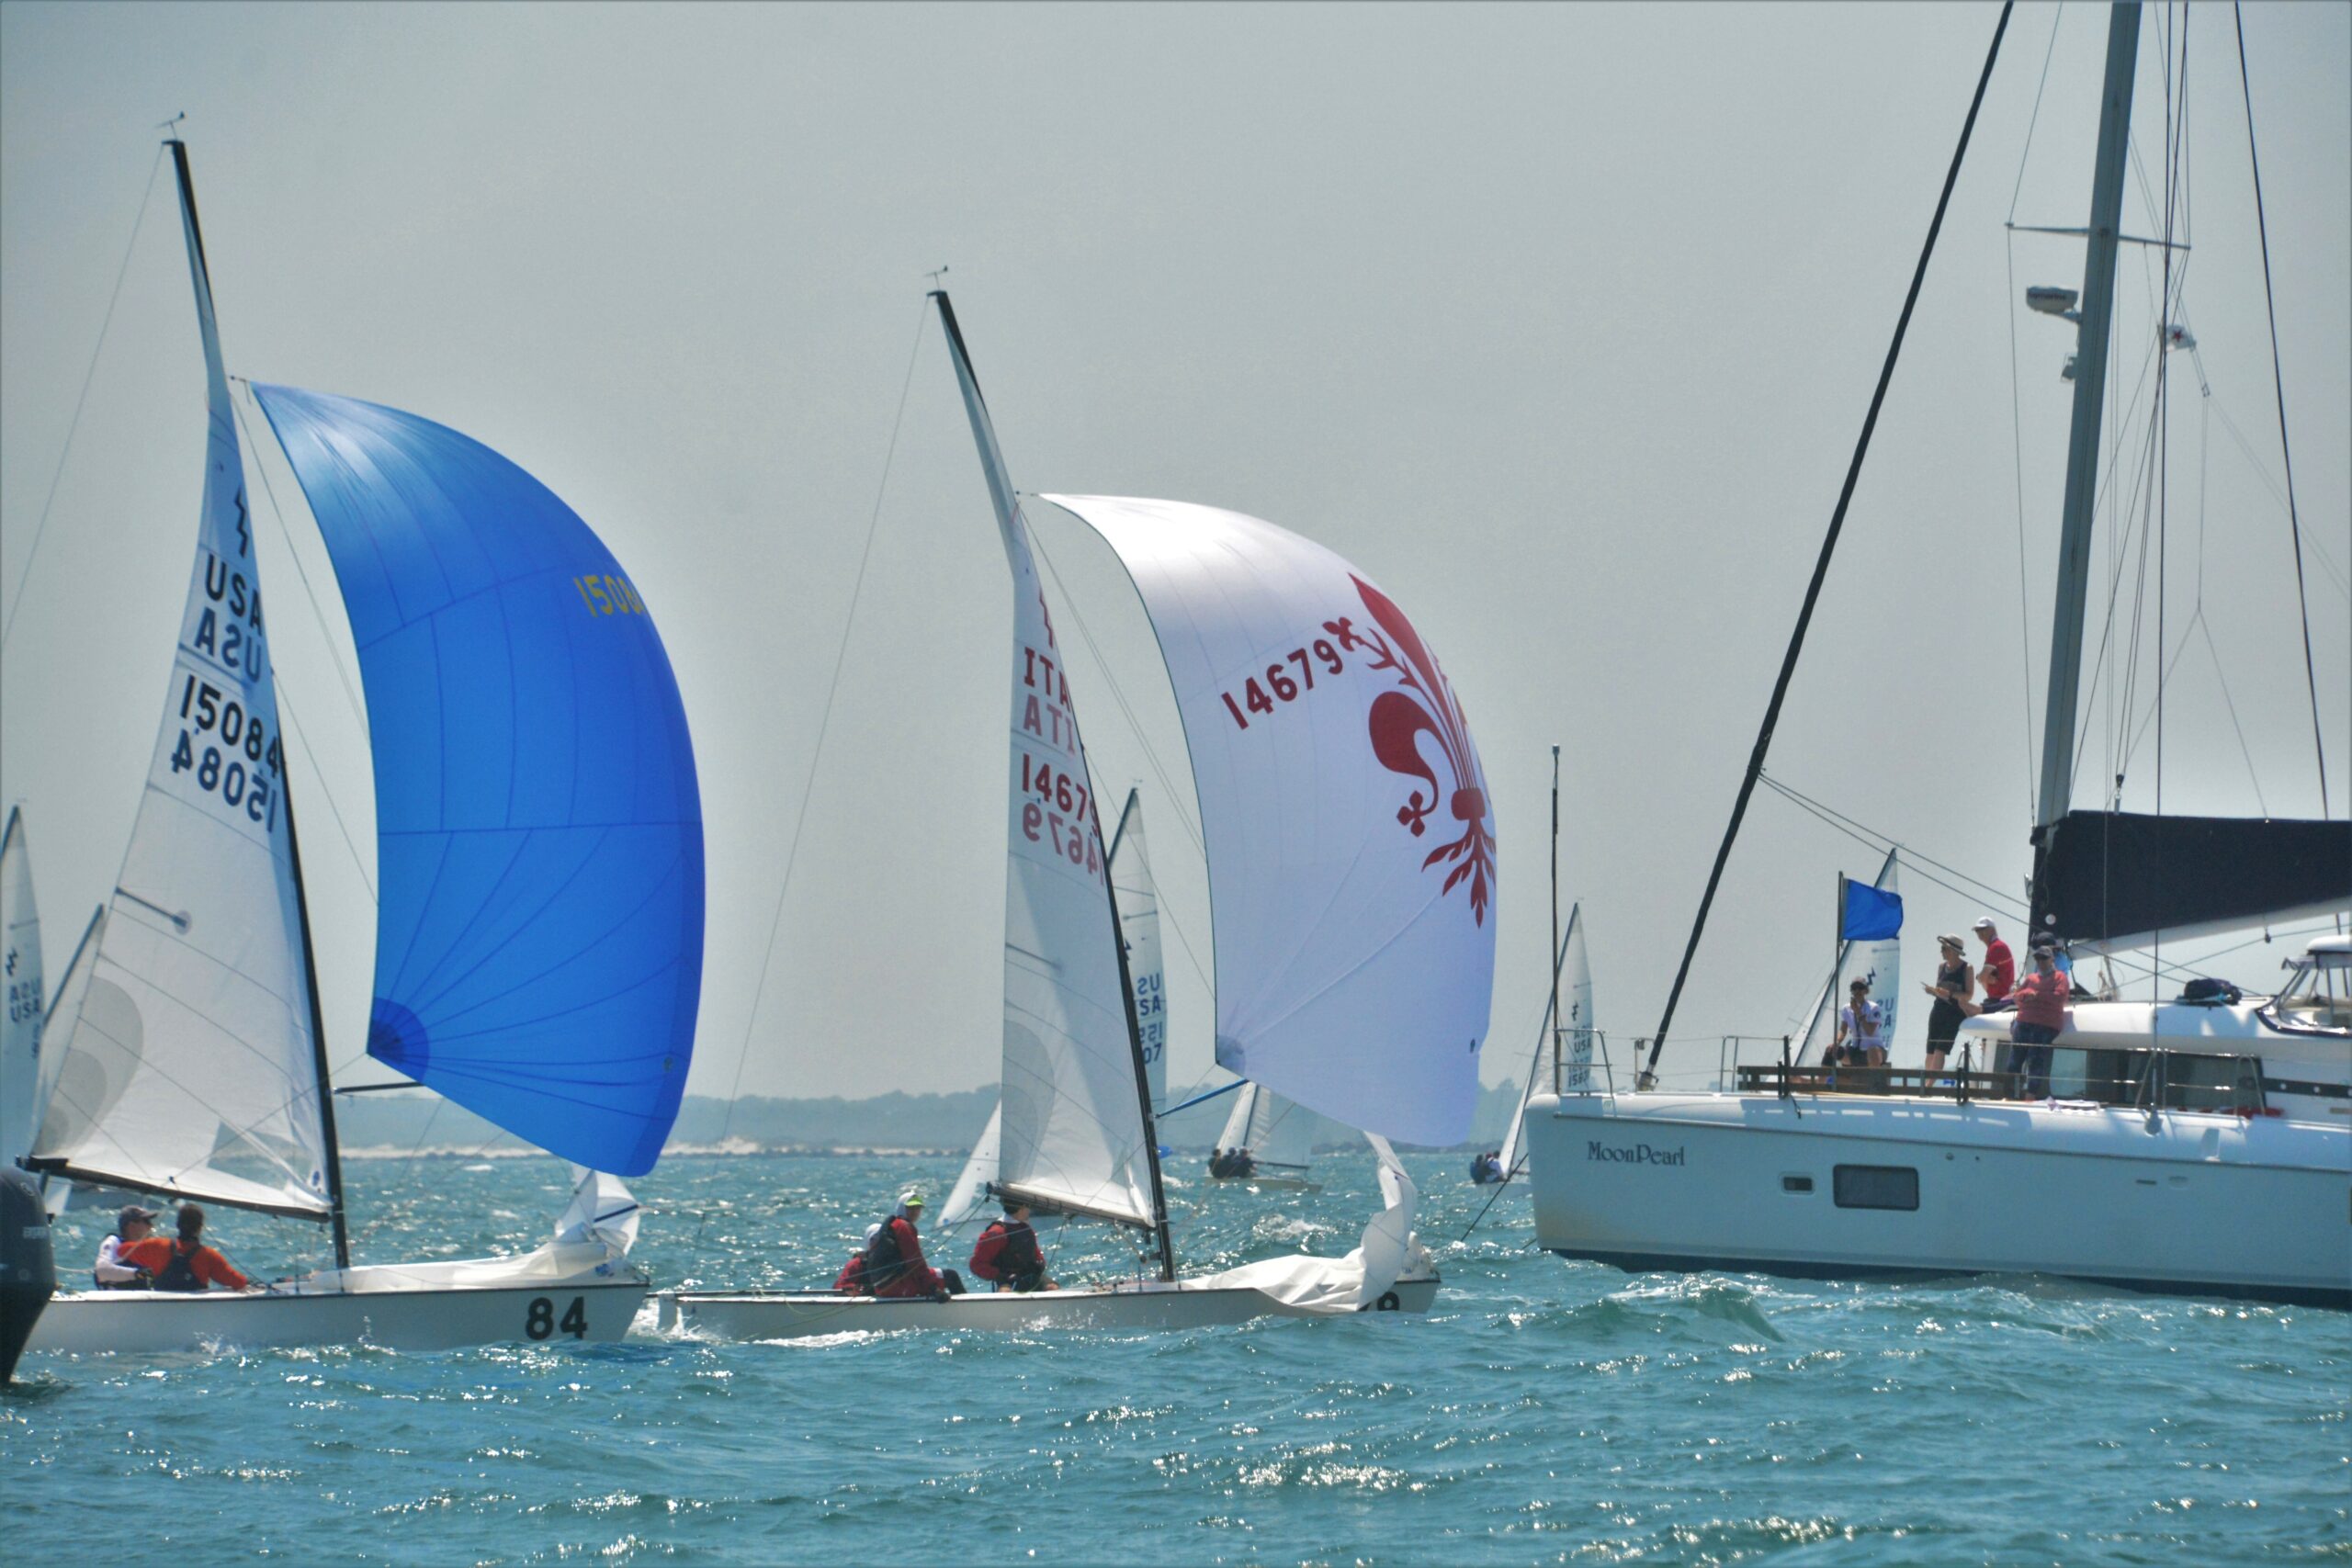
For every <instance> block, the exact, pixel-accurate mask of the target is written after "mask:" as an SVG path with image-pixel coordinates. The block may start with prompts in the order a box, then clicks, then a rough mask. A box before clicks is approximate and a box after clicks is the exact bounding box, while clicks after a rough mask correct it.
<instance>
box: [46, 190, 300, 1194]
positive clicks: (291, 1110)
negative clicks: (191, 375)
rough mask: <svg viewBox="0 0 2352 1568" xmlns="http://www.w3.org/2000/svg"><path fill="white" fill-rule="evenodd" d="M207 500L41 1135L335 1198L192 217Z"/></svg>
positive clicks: (221, 383)
mask: <svg viewBox="0 0 2352 1568" xmlns="http://www.w3.org/2000/svg"><path fill="white" fill-rule="evenodd" d="M181 219H182V225H183V228H184V230H185V232H186V235H187V251H188V267H189V271H190V273H191V274H192V275H193V276H194V278H195V283H196V303H197V318H198V325H199V326H200V327H201V329H202V332H203V338H204V363H205V378H206V384H207V396H206V410H207V414H208V417H209V423H210V429H209V438H208V440H207V442H206V445H205V471H204V503H203V512H202V513H201V515H200V517H199V519H198V527H197V551H196V569H195V571H194V573H193V575H192V577H191V579H190V581H189V584H188V594H187V606H186V608H185V609H184V610H183V611H182V613H181V616H180V627H179V640H178V646H177V649H176V650H175V654H174V657H173V660H172V676H171V683H170V685H169V686H168V687H167V688H166V690H165V693H164V723H163V727H162V728H161V729H160V730H159V731H158V732H157V735H156V738H155V750H154V755H153V759H152V761H150V763H149V766H148V771H147V788H146V790H145V792H144V794H143V795H141V798H140V805H139V815H138V818H137V819H136V820H135V821H134V822H133V823H132V825H131V829H130V849H129V850H128V851H127V852H125V854H124V856H123V863H122V872H121V874H120V876H119V877H118V878H117V880H116V884H115V889H114V893H113V896H112V897H111V898H110V899H109V900H108V902H107V921H106V926H105V929H104V931H103V932H102V933H101V935H100V937H99V941H98V944H97V950H96V960H95V964H94V965H93V968H92V972H91V974H90V976H89V980H88V984H87V987H86V989H85V990H84V991H83V992H82V994H81V997H80V999H79V1004H78V1006H76V1008H75V1009H74V1012H73V1013H72V1014H71V1015H70V1016H68V1015H66V1014H63V1013H62V1012H61V1013H60V1014H58V1015H57V1016H56V1017H55V1018H54V1019H53V1020H52V1021H51V1025H50V1027H49V1030H48V1032H47V1035H46V1044H47V1046H48V1048H50V1049H52V1050H57V1051H59V1052H60V1053H61V1060H60V1062H59V1065H58V1069H57V1071H58V1077H57V1084H56V1089H55V1091H54V1092H53V1093H52V1095H51V1099H50V1102H49V1105H48V1108H47V1111H46V1115H45V1117H44V1120H43V1121H42V1123H41V1128H40V1134H39V1135H38V1136H37V1138H36V1139H35V1147H34V1151H33V1152H34V1154H35V1156H37V1157H39V1158H41V1159H44V1160H56V1161H60V1162H62V1163H63V1164H64V1165H66V1166H68V1167H71V1168H72V1169H73V1171H74V1174H76V1175H84V1176H89V1177H95V1178H101V1179H113V1180H118V1181H120V1182H122V1183H124V1184H126V1185H129V1186H134V1187H141V1188H145V1189H147V1190H153V1191H159V1192H166V1193H170V1194H172V1195H174V1196H185V1197H189V1198H201V1199H206V1200H209V1201H218V1202H222V1203H229V1204H235V1205H241V1206H243V1207H248V1208H258V1209H267V1210H273V1211H280V1212H292V1213H303V1214H324V1213H326V1212H327V1208H328V1200H327V1190H326V1176H325V1153H324V1151H325V1146H326V1140H325V1136H324V1134H323V1133H322V1128H321V1118H320V1093H321V1085H320V1083H319V1081H318V1073H317V1067H316V1062H315V1056H314V1053H313V1051H312V1048H311V997H310V990H309V986H308V980H307V975H306V964H305V958H304V950H303V942H302V922H301V916H300V906H299V903H298V894H297V889H296V886H295V880H294V870H293V862H292V855H291V850H290V848H289V846H288V827H287V812H286V807H285V802H284V798H283V793H282V785H283V769H284V765H285V761H284V759H285V751H284V748H283V747H282V746H281V745H280V743H279V739H278V727H277V690H276V683H275V682H274V680H273V678H272V675H271V672H270V665H269V649H268V644H267V642H266V637H265V634H264V626H263V619H262V603H261V584H260V577H259V574H258V572H257V571H256V570H255V565H254V551H253V543H254V539H253V527H252V524H251V521H250V517H249V513H248V511H247V508H246V504H245V485H244V470H243V464H242V462H241V461H240V459H239V457H238V452H237V434H236V427H235V425H234V423H232V412H231V408H230V403H229V383H228V378H227V377H226V375H225V374H224V373H223V371H222V369H221V363H220V333H219V332H218V330H217V329H216V327H215V324H214V321H213V314H212V291H211V287H210V284H209V281H208V279H207V278H206V276H205V271H204V261H203V254H202V251H201V248H200V247H199V245H198V240H197V234H196V220H195V215H194V213H193V211H192V210H191V209H190V208H189V206H188V204H187V198H186V196H185V194H183V197H182V201H181Z"/></svg>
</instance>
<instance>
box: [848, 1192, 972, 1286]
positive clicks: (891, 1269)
mask: <svg viewBox="0 0 2352 1568" xmlns="http://www.w3.org/2000/svg"><path fill="white" fill-rule="evenodd" d="M922 1209H923V1202H922V1193H921V1192H919V1191H915V1190H912V1189H910V1190H907V1191H905V1192H903V1193H901V1194H899V1207H898V1210H897V1212H896V1213H892V1214H891V1216H890V1217H889V1218H888V1219H887V1220H885V1221H883V1222H882V1223H881V1224H879V1225H876V1227H875V1230H874V1235H872V1236H871V1237H870V1238H868V1240H867V1241H866V1244H865V1252H864V1254H862V1255H861V1261H862V1262H863V1263H864V1264H865V1269H864V1270H863V1275H862V1278H861V1280H860V1281H859V1282H860V1283H861V1284H862V1285H863V1286H864V1287H865V1293H866V1294H867V1295H869V1296H932V1297H935V1298H942V1299H944V1298H945V1297H947V1296H960V1295H962V1294H963V1293H964V1280H963V1277H962V1276H961V1275H959V1274H957V1273H956V1271H955V1270H954V1269H947V1270H945V1271H944V1272H943V1271H940V1270H936V1269H933V1268H932V1266H931V1265H930V1264H929V1263H927V1262H925V1261H924V1260H923V1256H922V1237H921V1236H919V1235H916V1234H915V1225H916V1224H917V1222H919V1221H920V1220H921V1219H922Z"/></svg>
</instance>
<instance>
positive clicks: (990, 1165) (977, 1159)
mask: <svg viewBox="0 0 2352 1568" xmlns="http://www.w3.org/2000/svg"><path fill="white" fill-rule="evenodd" d="M1003 1124H1004V1104H1003V1102H1002V1101H1001V1100H1000V1101H999V1102H998V1103H997V1107H996V1109H995V1110H993V1111H989V1124H988V1125H987V1126H986V1127H985V1128H983V1129H982V1130H981V1132H980V1141H979V1142H978V1143H977V1144H974V1145H972V1157H971V1158H969V1159H967V1160H966V1161H965V1162H964V1174H962V1175H961V1176H958V1177H957V1178H956V1186H955V1189H954V1190H952V1191H950V1192H949V1193H948V1194H947V1201H945V1202H944V1203H942V1204H941V1205H940V1206H939V1223H940V1224H941V1225H942V1226H943V1227H944V1228H945V1229H948V1230H955V1229H956V1228H957V1227H958V1226H960V1225H962V1224H964V1222H965V1221H967V1220H969V1219H971V1218H973V1217H974V1216H976V1215H978V1213H980V1212H981V1210H983V1209H985V1208H986V1207H988V1203H989V1184H990V1183H991V1182H993V1181H995V1180H996V1149H997V1145H998V1143H999V1142H1000V1141H1001V1139H1002V1137H1003Z"/></svg>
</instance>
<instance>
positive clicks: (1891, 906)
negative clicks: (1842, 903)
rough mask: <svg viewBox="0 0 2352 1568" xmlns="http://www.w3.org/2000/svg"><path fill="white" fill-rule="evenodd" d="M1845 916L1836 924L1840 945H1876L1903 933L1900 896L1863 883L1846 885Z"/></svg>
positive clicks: (1901, 899) (1901, 900)
mask: <svg viewBox="0 0 2352 1568" xmlns="http://www.w3.org/2000/svg"><path fill="white" fill-rule="evenodd" d="M1845 888H1846V909H1845V916H1844V918H1843V919H1840V920H1839V921H1838V939H1839V940H1840V941H1843V942H1879V941H1883V940H1884V939H1885V938H1887V937H1891V936H1894V935H1895V934H1896V933H1898V932H1900V931H1902V930H1903V895H1902V894H1900V893H1885V892H1882V891H1880V890H1879V889H1878V888H1875V887H1872V886H1871V885H1870V884H1869V883H1867V882H1848V883H1846V884H1845Z"/></svg>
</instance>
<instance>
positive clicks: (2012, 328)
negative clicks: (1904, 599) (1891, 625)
mask: <svg viewBox="0 0 2352 1568" xmlns="http://www.w3.org/2000/svg"><path fill="white" fill-rule="evenodd" d="M2051 38H2052V41H2053V42H2054V41H2055V40H2056V38H2057V26H2056V24H2055V23H2054V22H2053V23H2052V27H2051ZM2049 70H2050V65H2049V62H2047V61H2044V62H2042V72H2043V74H2044V75H2047V74H2048V73H2049ZM2039 103H2040V99H2039V96H2038V95H2037V97H2036V105H2037V107H2039ZM2024 180H2025V165H2024V164H2023V163H2022V162H2020V163H2019V164H2018V182H2019V183H2020V184H2022V183H2023V182H2024ZM2012 202H2013V204H2014V198H2012ZM2001 238H2002V242H2003V244H2004V247H2005V248H2006V249H2007V252H2008V268H2009V288H2008V298H2009V457H2010V474H2011V477H2012V479H2013V481H2014V483H2015V485H2016V487H2017V520H2018V671H2020V672H2021V673H2022V675H2023V677H2024V685H2025V695H2024V699H2023V700H2022V701H2021V702H2019V703H2018V716H2019V717H2020V718H2021V719H2022V720H2023V721H2024V724H2025V756H2024V759H2023V760H2024V762H2025V810H2026V815H2027V816H2029V817H2030V816H2032V815H2033V760H2034V758H2035V757H2037V756H2039V755H2041V752H2040V750H2038V749H2037V748H2036V747H2035V745H2034V742H2033V615H2032V612H2031V610H2030V608H2029V607H2028V605H2027V604H2026V584H2027V583H2028V582H2030V581H2032V574H2031V572H2030V570H2028V569H2027V565H2026V553H2025V416H2024V412H2023V409H2022V407H2021V405H2022V404H2023V402H2024V400H2025V398H2024V391H2023V387H2022V383H2021V382H2020V380H2019V378H2018V239H2017V235H2016V234H2015V233H2014V232H2011V233H2006V234H2004V235H2003V236H2002V237H2001Z"/></svg>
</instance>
